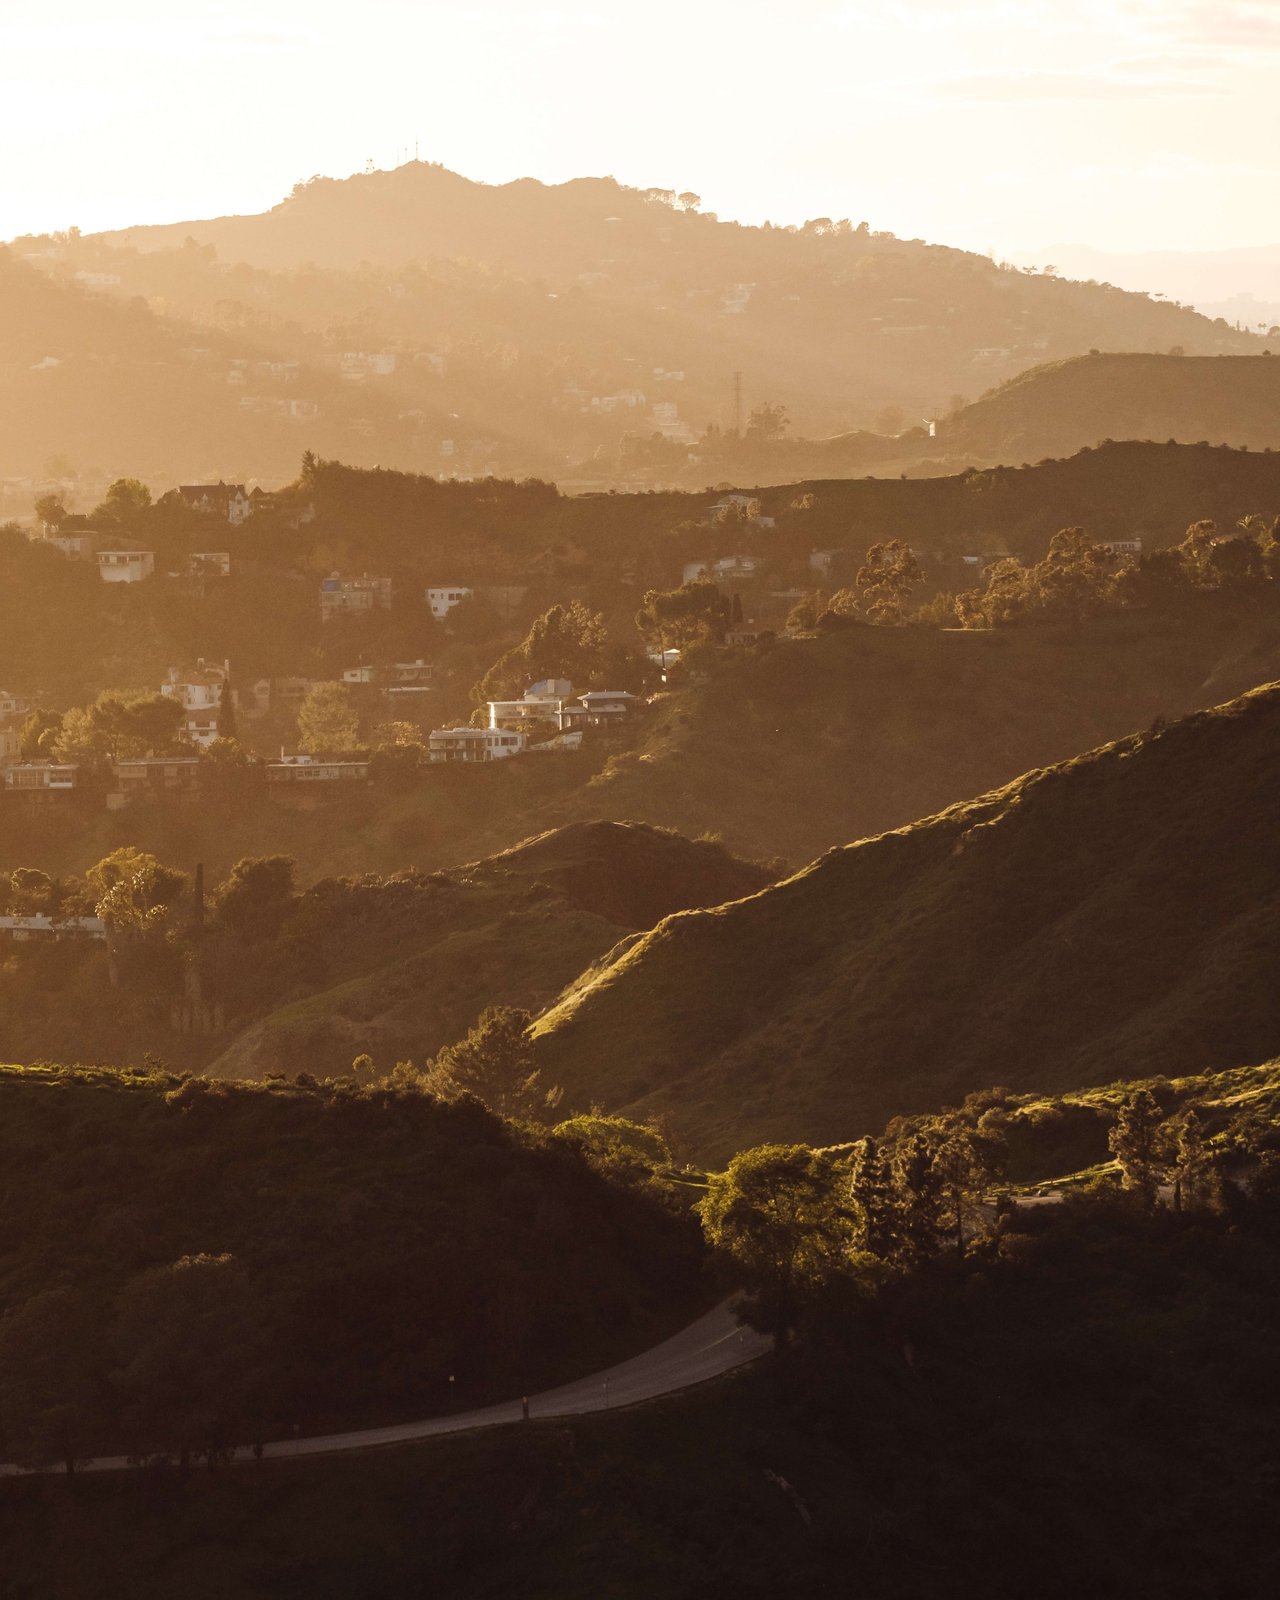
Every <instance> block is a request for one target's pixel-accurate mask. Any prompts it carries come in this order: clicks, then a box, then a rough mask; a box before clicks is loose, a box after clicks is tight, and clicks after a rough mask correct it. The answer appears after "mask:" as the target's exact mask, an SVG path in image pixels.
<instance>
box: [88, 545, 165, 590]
mask: <svg viewBox="0 0 1280 1600" xmlns="http://www.w3.org/2000/svg"><path fill="white" fill-rule="evenodd" d="M97 561H98V576H99V577H100V578H101V579H102V581H103V583H141V582H142V580H143V579H144V578H149V577H150V576H151V574H152V573H153V572H154V571H155V570H156V556H155V551H154V550H99V551H98V554H97Z"/></svg>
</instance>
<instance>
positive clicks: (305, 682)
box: [240, 678, 317, 717]
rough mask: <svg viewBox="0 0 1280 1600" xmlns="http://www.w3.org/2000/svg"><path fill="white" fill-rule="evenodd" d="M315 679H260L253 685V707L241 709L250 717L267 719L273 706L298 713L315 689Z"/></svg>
mask: <svg viewBox="0 0 1280 1600" xmlns="http://www.w3.org/2000/svg"><path fill="white" fill-rule="evenodd" d="M316 682H317V680H316V679H315V678H258V679H257V680H256V681H255V683H254V685H253V690H252V694H253V705H252V707H241V708H240V709H241V710H242V711H243V712H244V713H245V714H246V715H248V716H259V717H265V716H266V715H267V714H268V713H269V712H270V711H271V708H272V707H273V706H275V707H277V708H278V709H283V710H286V711H296V710H297V708H298V707H299V706H300V705H301V704H302V702H303V701H304V700H305V699H306V698H307V696H308V695H309V694H310V693H311V691H312V689H314V688H315V685H316Z"/></svg>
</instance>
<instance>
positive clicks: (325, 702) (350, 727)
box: [298, 683, 360, 756]
mask: <svg viewBox="0 0 1280 1600" xmlns="http://www.w3.org/2000/svg"><path fill="white" fill-rule="evenodd" d="M298 744H299V746H300V748H301V749H302V750H304V751H305V752H306V753H307V754H308V755H326V756H328V755H343V754H345V753H347V752H348V751H351V750H358V749H359V747H360V717H359V714H358V713H357V711H356V707H355V701H354V700H353V699H352V697H351V690H350V689H349V688H348V687H347V685H346V684H345V683H317V684H313V685H312V687H311V688H310V689H309V690H308V691H307V695H306V698H305V699H304V700H303V702H302V704H301V705H300V706H299V707H298Z"/></svg>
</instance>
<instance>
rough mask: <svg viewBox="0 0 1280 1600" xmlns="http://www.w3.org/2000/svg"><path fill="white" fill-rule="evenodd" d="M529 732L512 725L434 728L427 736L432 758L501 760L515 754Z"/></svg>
mask: <svg viewBox="0 0 1280 1600" xmlns="http://www.w3.org/2000/svg"><path fill="white" fill-rule="evenodd" d="M528 743H529V736H528V734H525V733H521V732H519V731H518V730H516V729H511V728H437V729H435V731H434V732H433V733H431V734H430V735H429V736H428V740H427V753H428V759H429V760H431V761H502V760H505V759H506V757H508V756H518V755H519V754H520V753H521V752H522V751H523V750H524V749H525V748H526V746H527V745H528Z"/></svg>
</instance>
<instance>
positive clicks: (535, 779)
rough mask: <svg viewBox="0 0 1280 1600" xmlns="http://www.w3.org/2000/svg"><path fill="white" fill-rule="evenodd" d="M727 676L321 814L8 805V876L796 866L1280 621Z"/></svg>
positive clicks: (1095, 634)
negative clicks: (612, 722)
mask: <svg viewBox="0 0 1280 1600" xmlns="http://www.w3.org/2000/svg"><path fill="white" fill-rule="evenodd" d="M1259 459H1261V458H1259ZM711 668H712V670H711V671H710V672H709V673H708V674H707V675H706V676H705V677H699V678H698V679H697V680H696V681H694V682H691V683H687V684H685V685H683V686H681V687H679V688H675V689H672V690H670V691H668V692H666V693H664V694H663V695H661V696H660V697H659V698H658V699H657V700H656V701H655V703H654V704H653V706H652V707H650V708H649V709H648V710H647V711H646V712H644V713H643V714H641V715H639V716H637V718H636V719H635V721H634V723H633V725H632V727H631V729H630V730H629V732H628V733H627V735H626V738H625V740H623V741H622V742H621V744H619V743H617V742H610V741H605V742H603V743H599V744H597V745H595V746H594V747H584V748H583V749H582V750H581V751H578V752H575V753H572V754H569V755H565V756H559V757H556V758H555V759H554V760H551V759H547V758H545V757H526V758H522V759H520V760H516V761H509V762H501V763H498V764H496V765H494V766H491V767H482V768H478V769H477V768H474V767H469V766H455V767H449V766H444V767H441V766H428V767H426V768H423V769H421V770H420V771H419V772H418V773H417V774H416V775H413V777H412V779H411V781H409V782H407V784H405V785H399V786H397V785H391V786H384V785H381V784H370V785H368V786H360V787H358V788H355V787H353V788H352V789H350V790H344V791H342V792H340V793H337V794H334V795H332V796H326V797H325V798H324V799H323V800H321V801H317V803H315V804H314V805H313V806H311V807H310V808H308V809H292V808H288V809H287V808H285V807H283V806H282V805H280V804H279V803H278V802H277V801H276V800H275V799H273V798H272V797H271V796H270V795H269V794H259V795H256V796H252V797H249V798H245V799H240V800H236V801H235V802H234V803H232V802H229V803H227V804H225V805H221V806H218V807H212V808H211V807H207V806H200V807H195V806H186V805H175V804H167V805H166V804H164V803H162V802H159V801H156V802H151V803H142V802H139V803H137V804H135V805H133V806H130V807H129V808H127V809H125V810H123V811H118V812H106V811H104V810H102V809H101V806H100V805H96V806H94V807H92V808H90V807H88V806H86V807H85V808H83V809H81V810H80V811H78V812H76V813H75V818H76V820H75V826H74V827H68V826H66V813H64V812H62V811H61V810H59V809H58V808H46V809H45V810H43V811H41V810H35V811H31V810H26V809H24V808H21V807H19V806H17V805H11V806H10V807H9V808H8V814H7V816H6V819H5V827H4V829H3V831H2V832H0V870H12V869H13V868H15V867H20V866H38V867H40V868H42V869H43V870H45V871H48V872H54V873H68V872H83V871H84V870H85V869H86V868H87V867H89V866H91V865H92V864H93V863H94V862H95V861H97V860H100V859H101V858H102V857H103V856H105V855H106V854H107V853H108V852H109V851H110V850H113V849H115V848H116V847H117V846H120V845H123V844H136V845H138V846H140V847H141V848H144V849H146V850H149V851H151V852H152V853H153V854H155V855H157V856H159V857H160V858H161V859H162V860H164V861H166V862H169V863H171V864H172V865H175V866H180V867H182V868H183V869H184V870H188V871H190V870H191V869H192V868H193V867H194V864H195V863H196V862H197V861H203V862H204V863H205V866H206V869H207V870H208V872H209V874H210V877H211V881H212V880H213V878H216V877H220V876H222V875H223V874H225V873H226V872H227V870H228V869H229V868H230V867H231V866H232V865H233V864H234V863H235V862H236V861H237V860H239V859H240V858H242V857H245V856H257V855H264V854H272V853H276V852H284V853H285V854H288V855H291V856H293V857H295V858H296V859H297V862H298V865H299V874H300V878H301V880H302V881H303V882H308V883H310V882H313V881H315V880H316V879H319V878H322V877H328V876H334V875H349V874H362V873H379V874H391V873H397V872H399V871H401V870H402V869H404V868H405V867H406V866H408V865H412V866H414V867H416V868H418V869H419V870H421V871H431V870H439V869H447V868H453V867H456V866H457V865H458V864H459V863H460V862H464V861H469V860H471V861H475V860H479V859H481V858H483V857H487V856H492V855H495V854H498V853H500V852H502V851H504V850H508V849H510V848H511V847H512V846H514V845H516V844H518V843H519V842H520V841H521V840H523V839H526V838H528V837H529V836H530V835H532V834H536V833H540V832H545V831H547V830H549V829H555V828H560V827H564V826H566V825H569V824H579V823H591V822H592V821H594V820H596V819H601V818H604V819H610V820H612V821H615V822H632V821H635V822H644V823H649V824H652V825H655V826H658V827H662V828H670V829H674V830H676V831H677V832H679V833H682V834H685V835H687V836H688V837H689V838H696V837H697V836H699V835H700V834H703V833H710V834H713V835H717V836H719V837H720V838H722V839H723V841H724V842H725V844H726V846H727V847H728V848H729V849H730V850H732V851H733V852H734V853H735V854H737V855H739V856H743V857H746V858H749V859H755V860H774V859H775V858H781V860H782V861H783V862H787V863H790V864H791V866H792V867H796V866H799V865H800V864H801V863H802V862H805V861H808V860H811V859H812V858H813V857H814V856H816V855H818V854H819V853H820V852H822V851H823V850H826V849H829V848H830V847H831V846H833V845H837V844H842V843H845V842H847V841H848V840H850V839H856V838H862V837H865V836H867V835H869V834H873V833H879V832H881V831H883V830H884V829H886V828H896V827H901V826H902V825H903V824H905V823H907V822H909V821H911V820H913V819H914V818H918V817H922V816H927V815H929V814H931V813H932V812H935V811H938V810H940V809H941V808H943V807H944V806H947V805H951V804H954V803H956V802H958V801H961V800H964V799H965V798H966V797H968V796H971V795H973V794H977V793H982V792H983V791H985V790H987V789H991V788H994V787H996V786H998V785H1000V784H1003V783H1007V782H1009V781H1010V780H1011V779H1013V778H1015V777H1016V776H1017V775H1018V774H1019V773H1022V772H1026V771H1027V770H1029V769H1030V768H1032V767H1038V766H1044V765H1047V764H1049V763H1051V762H1054V761H1062V760H1065V759H1067V758H1068V757H1069V756H1071V755H1073V754H1075V753H1076V752H1078V751H1080V750H1084V749H1088V748H1090V747H1091V746H1093V745H1096V744H1099V743H1102V742H1104V741H1106V740H1108V739H1115V738H1119V737H1121V736H1122V735H1124V734H1127V733H1131V732H1133V730H1135V729H1138V728H1145V727H1147V726H1148V725H1149V724H1150V723H1151V722H1152V721H1153V720H1154V719H1155V718H1156V717H1158V716H1165V717H1173V716H1177V715H1179V714H1181V713H1182V712H1184V711H1191V710H1195V709H1199V708H1202V707H1205V706H1209V705H1214V704H1216V703H1217V702H1218V701H1220V700H1222V699H1224V698H1226V697H1229V696H1231V695H1235V694H1240V693H1243V692H1244V691H1245V690H1247V689H1250V688H1252V687H1253V686H1254V685H1256V684H1258V683H1262V682H1267V681H1270V680H1272V679H1274V678H1276V677H1277V676H1280V623H1278V622H1277V619H1276V617H1275V613H1274V610H1273V609H1272V608H1270V607H1268V606H1259V607H1257V608H1256V609H1255V608H1254V607H1253V606H1252V605H1250V606H1238V605H1232V604H1229V603H1228V604H1224V605H1221V606H1215V605H1211V606H1209V607H1208V608H1206V610H1205V611H1203V612H1201V613H1199V614H1195V615H1190V616H1178V617H1176V618H1165V617H1160V616H1145V615H1141V614H1134V615H1128V616H1119V617H1104V618H1099V619H1096V620H1094V621H1093V622H1091V623H1090V624H1089V625H1088V626H1087V627H1086V628H1084V629H1082V630H1073V629H1067V628H1062V627H1035V626H1028V627H1021V628H1009V629H1005V630H1003V631H1001V632H999V633H984V632H960V631H942V630H936V629H925V628H911V629H897V628H851V629H847V630H842V631H837V632H832V633H829V634H826V635H823V636H817V637H812V638H797V639H785V640H779V641H777V642H776V643H774V644H773V645H771V646H770V645H767V644H766V645H762V646H759V647H756V648H755V649H750V650H740V651H725V652H722V653H721V654H720V656H719V657H718V659H716V660H715V661H714V662H713V663H712V664H711ZM126 681H128V680H126ZM135 681H136V680H135ZM636 925H640V924H639V923H637V924H636ZM2 1037H3V1035H2V1034H0V1038H2Z"/></svg>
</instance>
